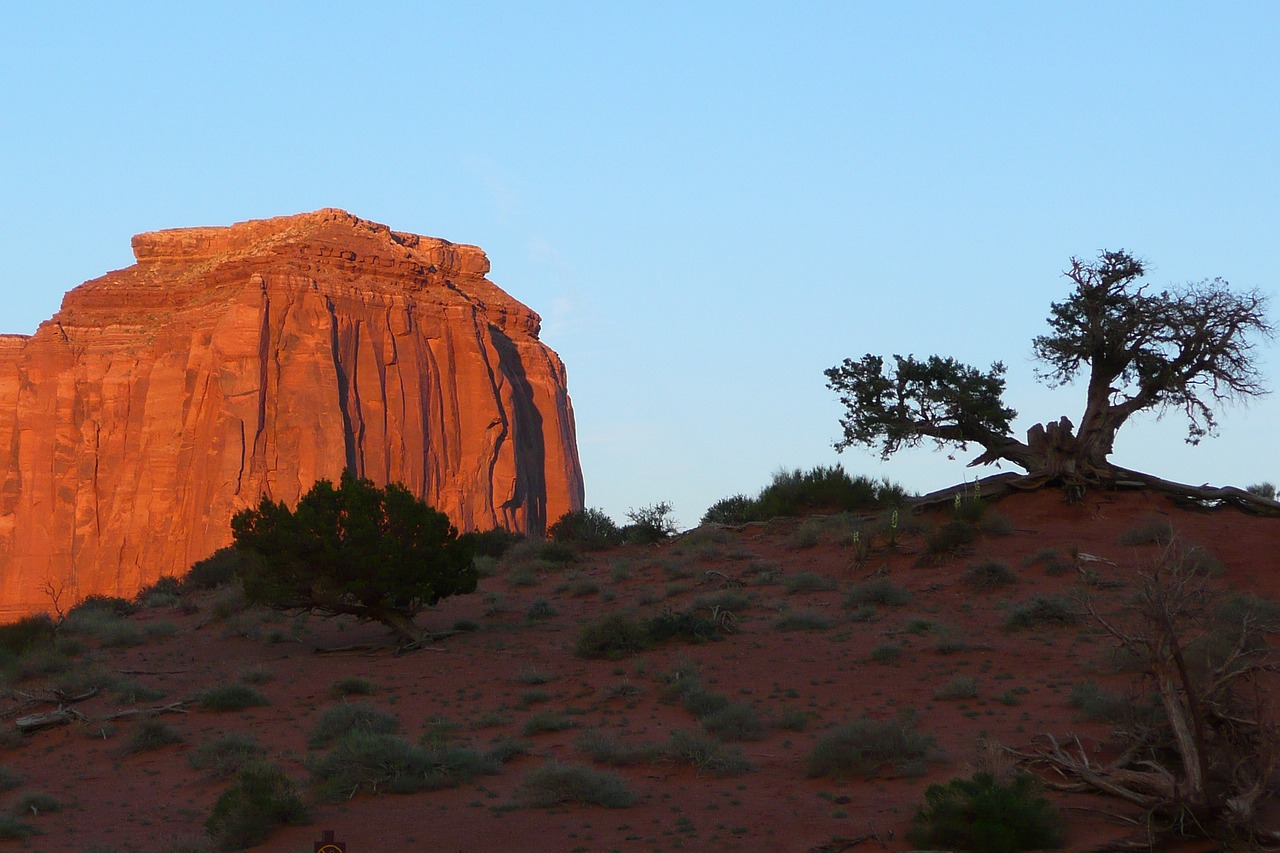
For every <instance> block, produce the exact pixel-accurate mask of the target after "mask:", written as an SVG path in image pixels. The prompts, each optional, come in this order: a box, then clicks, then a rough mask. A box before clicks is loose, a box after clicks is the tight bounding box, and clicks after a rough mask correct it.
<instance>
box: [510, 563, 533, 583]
mask: <svg viewBox="0 0 1280 853" xmlns="http://www.w3.org/2000/svg"><path fill="white" fill-rule="evenodd" d="M538 580H539V579H538V571H537V567H536V565H534V564H531V563H519V564H517V565H515V566H512V567H511V570H510V571H508V572H507V583H509V584H511V585H512V586H537V585H538Z"/></svg>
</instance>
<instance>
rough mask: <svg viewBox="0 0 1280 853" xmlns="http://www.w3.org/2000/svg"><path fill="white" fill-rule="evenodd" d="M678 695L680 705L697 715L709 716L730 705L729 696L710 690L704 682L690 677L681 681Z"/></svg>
mask: <svg viewBox="0 0 1280 853" xmlns="http://www.w3.org/2000/svg"><path fill="white" fill-rule="evenodd" d="M677 695H678V697H679V699H680V706H681V707H682V708H684V709H685V710H686V711H688V712H689V713H690V714H693V715H694V716H695V717H707V716H710V715H711V714H714V713H716V712H718V711H722V710H724V709H725V708H727V707H729V704H730V702H729V697H728V696H726V695H724V694H723V693H717V692H716V691H714V690H708V689H707V688H706V687H704V686H703V685H702V682H701V681H699V680H698V679H697V678H695V677H690V678H687V679H685V680H683V681H682V682H680V683H679V685H678V688H677Z"/></svg>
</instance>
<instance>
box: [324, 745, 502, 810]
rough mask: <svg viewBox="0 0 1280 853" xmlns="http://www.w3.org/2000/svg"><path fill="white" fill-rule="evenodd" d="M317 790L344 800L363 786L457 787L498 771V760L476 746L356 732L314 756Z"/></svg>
mask: <svg viewBox="0 0 1280 853" xmlns="http://www.w3.org/2000/svg"><path fill="white" fill-rule="evenodd" d="M308 766H309V768H310V770H311V775H312V777H313V778H314V779H315V781H316V786H317V787H316V793H317V795H318V796H319V797H320V798H321V799H323V800H328V801H330V802H341V801H343V800H348V799H350V798H351V797H353V796H355V795H356V794H357V793H359V792H360V791H361V790H365V791H367V792H368V793H371V794H380V793H388V794H411V793H413V792H415V791H422V790H437V789H440V788H453V787H457V786H458V785H461V784H462V783H463V782H466V781H469V780H471V779H475V778H476V777H478V776H482V775H486V774H492V773H497V772H498V767H499V764H498V762H497V761H496V760H495V759H494V758H492V757H490V756H486V755H482V754H480V753H478V752H476V751H474V750H471V749H465V748H461V747H451V746H449V745H447V744H446V743H444V742H435V743H428V744H426V745H423V746H417V745H414V744H411V743H409V742H408V741H406V740H403V739H402V738H399V737H396V736H395V735H391V734H376V733H373V732H353V733H351V734H349V735H347V736H346V737H344V738H341V739H339V740H337V741H335V742H334V743H333V746H332V748H331V749H330V750H329V752H327V753H325V754H324V755H321V756H319V757H317V758H314V759H312V760H311V761H310V762H308Z"/></svg>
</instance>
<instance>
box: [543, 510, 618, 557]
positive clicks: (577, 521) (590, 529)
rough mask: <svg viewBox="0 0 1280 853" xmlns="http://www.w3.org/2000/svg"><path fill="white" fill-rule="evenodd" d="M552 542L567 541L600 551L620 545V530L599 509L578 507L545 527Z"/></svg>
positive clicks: (590, 549)
mask: <svg viewBox="0 0 1280 853" xmlns="http://www.w3.org/2000/svg"><path fill="white" fill-rule="evenodd" d="M547 536H549V537H550V538H551V540H552V541H553V542H561V543H567V544H570V545H577V546H579V547H582V548H585V549H587V550H588V551H602V550H604V549H605V548H612V547H614V546H615V545H621V544H622V541H623V535H622V530H621V529H620V528H619V527H618V525H617V524H615V523H614V521H613V519H612V518H610V517H609V516H608V515H606V514H605V512H604V510H600V509H592V508H587V509H579V510H573V511H571V512H566V513H565V514H564V515H562V516H560V519H559V520H558V521H556V523H555V524H553V525H551V527H550V528H548V529H547Z"/></svg>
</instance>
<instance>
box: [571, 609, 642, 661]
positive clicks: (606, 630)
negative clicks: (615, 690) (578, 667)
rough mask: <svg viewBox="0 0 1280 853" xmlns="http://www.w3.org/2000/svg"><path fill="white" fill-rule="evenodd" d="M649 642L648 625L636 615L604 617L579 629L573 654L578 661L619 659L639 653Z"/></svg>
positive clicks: (621, 613)
mask: <svg viewBox="0 0 1280 853" xmlns="http://www.w3.org/2000/svg"><path fill="white" fill-rule="evenodd" d="M648 642H649V631H648V625H647V624H646V623H645V622H643V621H642V620H641V619H640V618H639V617H638V616H636V614H635V613H632V612H630V611H623V612H618V613H607V614H605V615H604V616H601V617H600V618H598V619H593V620H592V621H590V622H588V623H587V624H586V625H583V626H582V630H580V631H579V632H578V643H577V646H576V647H575V648H574V653H575V654H576V655H577V656H578V657H580V658H619V657H622V656H623V655H627V654H631V653H632V652H638V651H642V650H643V649H644V648H645V647H646V646H647V645H648Z"/></svg>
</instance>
